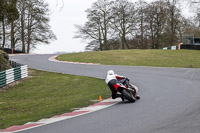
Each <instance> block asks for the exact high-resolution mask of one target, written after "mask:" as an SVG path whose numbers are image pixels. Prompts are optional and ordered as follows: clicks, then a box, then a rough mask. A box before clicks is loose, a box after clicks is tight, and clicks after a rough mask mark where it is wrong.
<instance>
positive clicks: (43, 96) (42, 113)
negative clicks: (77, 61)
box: [0, 70, 110, 129]
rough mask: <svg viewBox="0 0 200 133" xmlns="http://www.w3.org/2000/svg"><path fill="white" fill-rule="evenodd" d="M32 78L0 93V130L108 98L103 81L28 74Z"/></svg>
mask: <svg viewBox="0 0 200 133" xmlns="http://www.w3.org/2000/svg"><path fill="white" fill-rule="evenodd" d="M30 75H31V76H32V78H30V79H28V80H25V81H23V82H21V83H19V84H18V85H15V86H14V87H11V88H7V89H6V88H4V89H2V88H1V89H0V129H3V128H7V127H9V126H12V125H21V124H24V123H26V122H30V121H37V120H39V119H42V118H49V117H51V116H55V115H58V114H62V113H66V112H71V111H73V108H77V107H83V106H87V105H90V104H92V103H93V102H92V101H91V100H92V99H93V100H95V99H98V97H99V95H101V96H102V97H103V98H107V97H110V90H109V89H108V87H107V86H106V84H105V82H104V80H101V79H95V78H90V77H82V76H72V75H64V74H57V73H51V72H44V71H37V70H31V74H30Z"/></svg>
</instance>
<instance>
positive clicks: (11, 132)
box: [0, 98, 121, 133]
mask: <svg viewBox="0 0 200 133" xmlns="http://www.w3.org/2000/svg"><path fill="white" fill-rule="evenodd" d="M119 102H121V98H117V99H111V98H110V99H105V100H103V101H101V102H99V103H95V104H94V105H90V106H88V107H83V108H80V109H78V110H75V111H73V112H70V113H64V114H62V115H57V116H53V117H51V118H48V119H41V120H39V121H37V122H28V123H26V124H24V125H19V126H11V127H9V128H7V129H0V133H17V132H20V131H25V130H29V129H32V128H36V127H40V126H44V125H47V124H51V123H55V122H58V121H62V120H66V119H70V118H74V117H78V116H81V115H85V114H88V113H92V112H95V111H99V110H102V109H105V108H108V107H110V106H113V105H115V104H117V103H119Z"/></svg>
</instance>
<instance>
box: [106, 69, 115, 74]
mask: <svg viewBox="0 0 200 133" xmlns="http://www.w3.org/2000/svg"><path fill="white" fill-rule="evenodd" d="M114 74H115V73H114V71H113V70H109V71H108V72H107V75H114Z"/></svg>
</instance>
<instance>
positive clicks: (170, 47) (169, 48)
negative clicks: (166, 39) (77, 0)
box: [163, 45, 178, 50]
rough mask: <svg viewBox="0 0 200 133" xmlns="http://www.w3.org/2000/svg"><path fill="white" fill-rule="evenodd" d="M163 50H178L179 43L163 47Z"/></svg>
mask: <svg viewBox="0 0 200 133" xmlns="http://www.w3.org/2000/svg"><path fill="white" fill-rule="evenodd" d="M163 50H178V45H177V46H169V47H165V48H163Z"/></svg>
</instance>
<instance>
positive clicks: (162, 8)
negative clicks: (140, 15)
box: [146, 1, 168, 49]
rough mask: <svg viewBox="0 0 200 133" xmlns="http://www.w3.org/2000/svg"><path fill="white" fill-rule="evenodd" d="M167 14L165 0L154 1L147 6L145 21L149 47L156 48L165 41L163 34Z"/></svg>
mask: <svg viewBox="0 0 200 133" xmlns="http://www.w3.org/2000/svg"><path fill="white" fill-rule="evenodd" d="M167 14H168V12H167V7H166V3H165V2H162V1H156V2H152V3H150V4H149V5H148V6H147V16H146V17H147V18H146V22H147V27H148V30H149V38H150V43H151V48H153V49H158V48H160V47H162V45H163V43H165V42H164V38H163V37H164V36H163V35H164V34H165V27H166V21H167V18H166V15H167ZM161 43H162V44H161Z"/></svg>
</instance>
